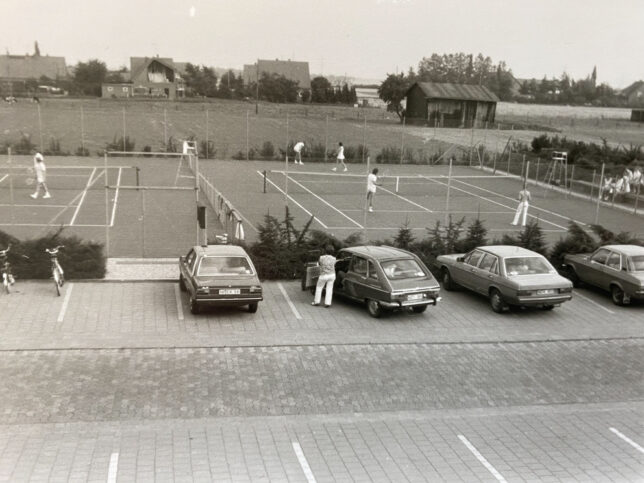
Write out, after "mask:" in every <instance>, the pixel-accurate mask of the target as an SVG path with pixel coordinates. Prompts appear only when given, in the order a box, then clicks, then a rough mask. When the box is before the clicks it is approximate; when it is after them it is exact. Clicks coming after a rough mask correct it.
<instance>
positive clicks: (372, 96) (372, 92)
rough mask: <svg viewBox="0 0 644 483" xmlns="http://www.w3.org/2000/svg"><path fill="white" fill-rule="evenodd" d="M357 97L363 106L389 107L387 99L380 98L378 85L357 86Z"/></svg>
mask: <svg viewBox="0 0 644 483" xmlns="http://www.w3.org/2000/svg"><path fill="white" fill-rule="evenodd" d="M356 98H357V99H358V104H359V105H360V106H362V107H387V104H386V103H385V101H383V100H382V99H380V96H379V95H378V88H377V87H356Z"/></svg>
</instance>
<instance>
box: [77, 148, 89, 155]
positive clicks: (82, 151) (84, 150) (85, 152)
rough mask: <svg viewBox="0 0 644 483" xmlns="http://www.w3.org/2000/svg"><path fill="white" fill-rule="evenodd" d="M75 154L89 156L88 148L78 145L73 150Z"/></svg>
mask: <svg viewBox="0 0 644 483" xmlns="http://www.w3.org/2000/svg"><path fill="white" fill-rule="evenodd" d="M74 155H75V156H89V149H87V148H86V147H85V146H78V148H77V149H76V151H75V152H74Z"/></svg>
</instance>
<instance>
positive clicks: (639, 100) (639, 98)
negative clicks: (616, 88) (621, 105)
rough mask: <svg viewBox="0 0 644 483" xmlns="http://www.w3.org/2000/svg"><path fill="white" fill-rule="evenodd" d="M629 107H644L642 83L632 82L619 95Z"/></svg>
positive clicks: (643, 86)
mask: <svg viewBox="0 0 644 483" xmlns="http://www.w3.org/2000/svg"><path fill="white" fill-rule="evenodd" d="M619 95H620V96H621V97H623V98H624V99H626V102H627V103H628V105H629V106H644V81H641V80H640V81H637V82H633V83H632V84H631V85H630V86H628V87H627V88H625V89H622V90H621V91H620V93H619Z"/></svg>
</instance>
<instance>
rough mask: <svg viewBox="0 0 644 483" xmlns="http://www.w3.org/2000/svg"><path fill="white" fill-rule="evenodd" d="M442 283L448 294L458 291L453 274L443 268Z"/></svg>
mask: <svg viewBox="0 0 644 483" xmlns="http://www.w3.org/2000/svg"><path fill="white" fill-rule="evenodd" d="M441 282H443V288H444V289H445V290H447V291H448V292H451V291H452V290H456V284H455V283H454V280H452V274H451V273H449V270H448V269H447V268H443V270H441Z"/></svg>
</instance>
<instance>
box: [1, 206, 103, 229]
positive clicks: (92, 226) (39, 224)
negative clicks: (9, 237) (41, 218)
mask: <svg viewBox="0 0 644 483" xmlns="http://www.w3.org/2000/svg"><path fill="white" fill-rule="evenodd" d="M74 206H76V205H74ZM58 216H60V213H59V214H58V215H56V216H55V217H54V218H53V219H52V221H53V220H55V219H56V218H58ZM51 223H52V222H51V221H50V222H49V223H0V226H41V227H43V226H48V227H50V226H51ZM56 226H69V225H68V224H67V223H61V224H59V225H56ZM108 226H109V225H108ZM74 227H75V228H79V227H80V228H101V227H103V228H105V225H74Z"/></svg>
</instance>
